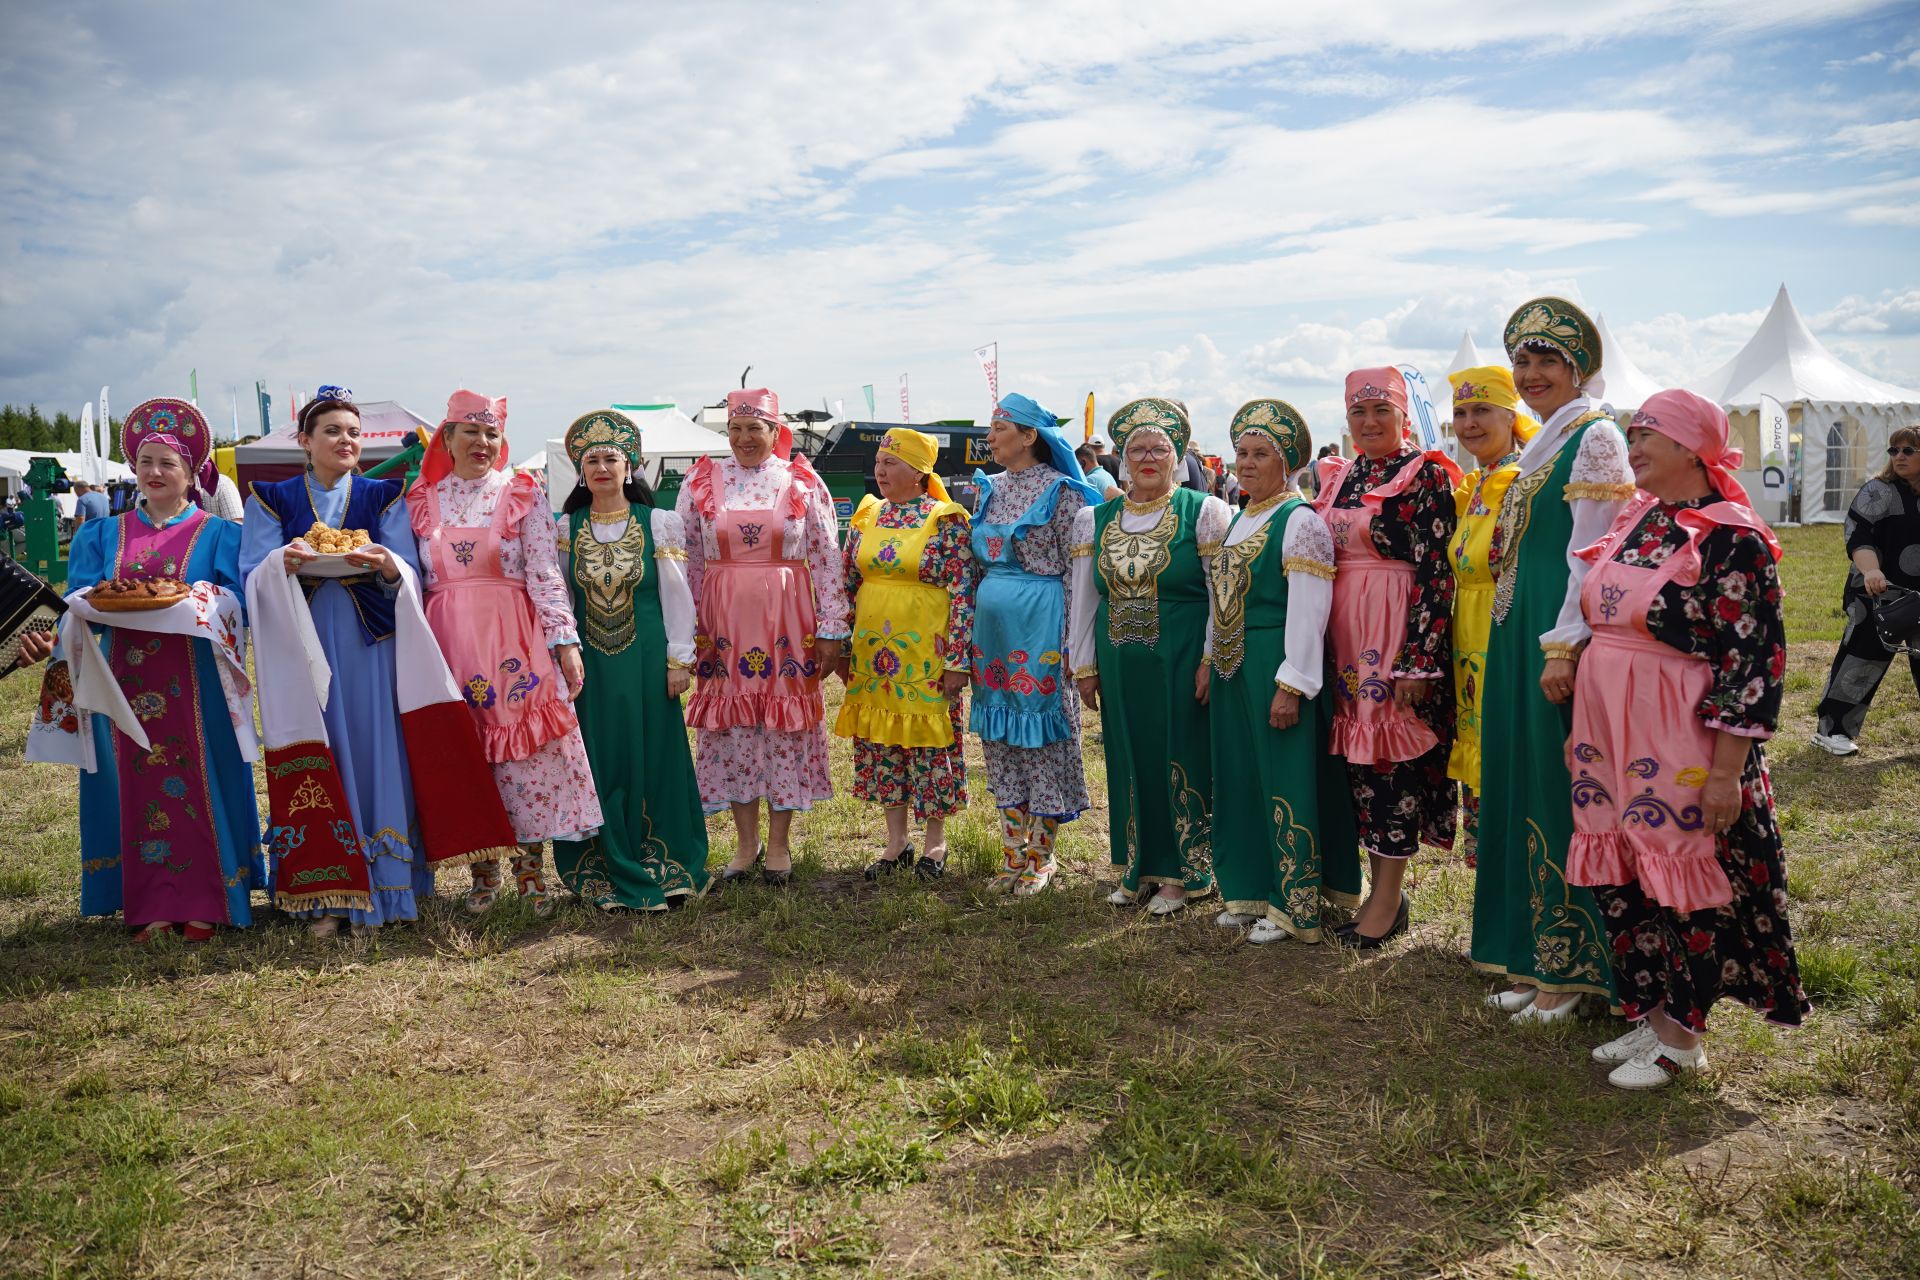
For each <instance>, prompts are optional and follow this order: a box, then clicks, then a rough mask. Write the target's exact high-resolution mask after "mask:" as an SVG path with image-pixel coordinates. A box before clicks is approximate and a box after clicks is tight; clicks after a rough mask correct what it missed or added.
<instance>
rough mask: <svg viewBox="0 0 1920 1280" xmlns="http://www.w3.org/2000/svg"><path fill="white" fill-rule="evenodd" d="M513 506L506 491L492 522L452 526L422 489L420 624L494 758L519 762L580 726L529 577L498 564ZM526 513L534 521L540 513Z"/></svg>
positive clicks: (433, 494)
mask: <svg viewBox="0 0 1920 1280" xmlns="http://www.w3.org/2000/svg"><path fill="white" fill-rule="evenodd" d="M513 508H514V503H513V501H512V495H511V494H506V493H503V494H501V495H500V500H499V502H498V503H497V504H495V506H494V509H493V520H492V522H491V523H489V524H486V525H482V526H478V527H475V528H465V529H449V528H445V527H444V526H443V525H442V524H441V521H440V495H439V494H438V492H436V490H435V489H433V488H431V487H430V488H428V489H427V519H428V521H429V528H430V529H431V532H430V533H429V535H428V548H429V554H430V555H431V556H432V563H433V572H434V576H435V581H434V583H433V588H432V590H430V591H428V593H427V600H426V615H427V625H429V626H430V627H432V628H433V634H434V637H435V639H437V640H439V642H440V651H441V652H442V653H443V654H445V655H446V659H447V666H448V667H450V668H451V669H452V671H453V678H454V680H455V681H456V682H457V683H458V684H459V685H460V692H461V693H462V694H463V695H464V696H465V698H466V701H467V709H468V710H469V711H471V712H472V713H473V716H474V719H475V720H476V721H477V722H478V724H479V726H480V741H481V744H482V745H483V746H484V747H485V748H486V753H487V760H488V762H489V763H492V764H499V763H501V762H503V761H507V760H525V759H527V758H529V757H531V756H532V755H533V754H534V752H536V751H538V750H539V749H540V748H541V747H542V746H544V745H546V744H547V743H549V742H551V741H553V740H554V739H555V738H559V737H563V736H565V735H566V734H568V733H570V732H572V731H573V729H574V728H575V726H576V724H577V723H578V722H577V721H576V719H575V717H574V714H573V704H572V703H571V702H569V701H568V699H567V692H566V689H567V686H566V681H565V679H564V678H563V677H562V676H561V675H560V673H559V671H558V670H556V669H555V667H554V663H553V655H552V654H550V653H548V652H547V643H546V637H545V635H544V633H543V632H542V631H541V630H540V619H539V618H538V616H536V615H535V613H534V611H533V601H532V600H530V599H528V598H527V584H526V581H525V580H524V579H522V578H514V577H509V576H507V574H506V573H505V571H503V570H502V569H501V567H500V564H501V561H500V543H501V540H502V538H503V536H504V531H505V529H506V527H507V524H508V521H509V519H510V518H511V516H512V513H513ZM530 518H532V519H535V520H536V521H537V520H538V515H537V514H536V515H535V516H534V517H530Z"/></svg>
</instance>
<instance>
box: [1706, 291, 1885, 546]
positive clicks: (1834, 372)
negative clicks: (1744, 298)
mask: <svg viewBox="0 0 1920 1280" xmlns="http://www.w3.org/2000/svg"><path fill="white" fill-rule="evenodd" d="M1692 389H1693V390H1694V391H1697V392H1699V393H1700V394H1701V395H1703V396H1706V397H1707V398H1708V399H1711V400H1714V401H1716V402H1718V403H1719V404H1720V405H1722V406H1724V407H1725V408H1726V410H1727V416H1728V418H1729V420H1730V421H1731V422H1732V425H1733V442H1734V444H1736V445H1738V446H1739V447H1740V448H1741V449H1743V450H1745V451H1746V455H1747V459H1748V461H1749V462H1757V460H1758V459H1759V456H1760V448H1759V445H1760V414H1759V402H1760V397H1761V396H1763V395H1765V396H1772V397H1773V398H1774V399H1775V400H1778V401H1779V402H1780V403H1781V404H1782V405H1783V406H1785V408H1786V410H1787V422H1788V429H1789V431H1790V432H1792V433H1794V434H1793V442H1794V443H1795V444H1796V445H1797V448H1798V454H1799V458H1798V465H1797V466H1796V467H1794V468H1792V469H1791V480H1790V483H1791V485H1792V488H1793V490H1794V492H1795V493H1796V494H1797V495H1798V498H1799V503H1798V518H1799V519H1800V520H1801V521H1803V522H1806V523H1813V522H1816V521H1818V522H1828V523H1831V522H1834V521H1838V520H1840V519H1842V518H1844V517H1845V515H1846V511H1847V507H1848V505H1849V504H1850V503H1851V502H1852V501H1853V495H1854V493H1855V491H1856V490H1858V489H1859V487H1860V485H1861V484H1862V483H1864V482H1865V480H1866V478H1867V476H1869V475H1870V474H1872V473H1873V471H1874V470H1875V469H1876V467H1877V464H1878V462H1879V460H1880V455H1881V451H1882V450H1884V449H1885V448H1886V443H1887V435H1888V433H1890V432H1891V431H1892V430H1893V429H1894V428H1895V427H1900V426H1906V425H1909V424H1914V423H1920V391H1915V390H1912V389H1910V388H1907V387H1898V386H1895V385H1893V384H1892V383H1890V382H1882V381H1880V380H1879V379H1878V378H1873V377H1869V376H1868V375H1866V374H1864V373H1861V372H1860V371H1859V370H1858V369H1855V368H1853V367H1852V366H1850V365H1848V364H1846V363H1844V362H1843V361H1841V359H1840V358H1839V357H1838V356H1836V355H1834V354H1833V352H1831V351H1829V350H1827V348H1826V346H1825V345H1824V344H1823V343H1821V341H1820V339H1818V338H1816V337H1814V336H1813V332H1812V330H1810V329H1808V328H1807V325H1806V321H1804V320H1802V319H1801V318H1800V313H1799V311H1798V310H1796V309H1795V308H1794V305H1793V300H1792V299H1791V298H1789V297H1788V296H1787V287H1786V286H1785V285H1784V284H1783V285H1781V286H1780V292H1779V293H1778V294H1777V295H1775V297H1774V300H1773V309H1772V310H1770V311H1768V312H1767V317H1766V319H1764V320H1762V321H1761V322H1760V328H1759V329H1758V330H1756V331H1755V332H1754V335H1753V337H1752V338H1750V339H1748V341H1747V345H1746V346H1744V347H1742V348H1741V349H1740V353H1739V354H1738V355H1736V356H1734V358H1733V359H1731V360H1729V361H1727V363H1725V364H1724V365H1721V366H1720V367H1719V368H1718V369H1716V370H1714V371H1713V372H1712V373H1710V374H1708V375H1707V376H1706V377H1704V378H1699V379H1697V380H1695V381H1694V383H1693V384H1692ZM1740 483H1741V484H1743V485H1745V486H1746V487H1747V491H1748V493H1749V494H1751V495H1752V496H1753V498H1754V501H1755V504H1756V506H1757V508H1758V510H1759V511H1760V514H1761V515H1763V516H1765V517H1767V518H1768V519H1769V520H1772V519H1775V518H1779V517H1783V516H1784V517H1792V516H1793V514H1794V507H1793V504H1792V501H1791V500H1789V502H1788V503H1786V504H1782V503H1779V502H1769V501H1767V500H1766V499H1764V498H1763V497H1761V484H1760V473H1759V471H1758V470H1753V471H1743V472H1741V473H1740ZM1783 506H1785V508H1786V509H1785V511H1782V510H1781V508H1782V507H1783Z"/></svg>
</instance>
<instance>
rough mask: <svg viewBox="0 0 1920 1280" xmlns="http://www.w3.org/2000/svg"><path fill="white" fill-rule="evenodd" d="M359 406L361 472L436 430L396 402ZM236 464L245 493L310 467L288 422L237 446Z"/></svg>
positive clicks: (241, 490)
mask: <svg viewBox="0 0 1920 1280" xmlns="http://www.w3.org/2000/svg"><path fill="white" fill-rule="evenodd" d="M357 403H358V404H359V406H360V467H361V469H362V470H365V469H367V468H369V467H372V466H373V465H375V464H376V463H380V462H385V461H386V460H387V459H388V458H391V457H393V456H394V455H395V454H396V453H399V452H400V451H401V450H402V449H404V448H406V447H407V445H408V443H409V442H411V441H412V440H413V439H414V437H415V433H416V432H419V431H422V430H427V431H431V430H432V429H433V424H432V423H431V422H428V421H427V420H426V419H425V418H423V417H421V416H420V415H419V414H417V413H415V412H414V411H413V410H411V409H409V408H407V407H406V406H405V405H403V404H401V403H400V402H399V401H397V400H362V401H359V402H357ZM233 462H234V470H235V471H236V472H237V473H238V474H237V475H235V476H234V482H235V483H236V484H238V485H239V486H240V492H241V493H242V494H245V493H246V492H247V486H248V485H251V484H264V483H268V482H270V481H274V480H285V479H286V478H287V477H289V476H295V475H298V474H300V471H301V469H302V468H304V467H305V466H306V465H307V455H306V453H305V451H304V450H302V449H301V448H300V440H299V437H298V436H297V435H296V434H295V433H294V430H293V423H291V422H288V423H285V424H283V425H282V426H280V427H277V428H275V430H274V432H273V434H272V435H270V436H263V437H262V438H260V439H258V440H255V441H254V442H253V443H252V444H243V445H238V446H236V447H235V449H234V451H233Z"/></svg>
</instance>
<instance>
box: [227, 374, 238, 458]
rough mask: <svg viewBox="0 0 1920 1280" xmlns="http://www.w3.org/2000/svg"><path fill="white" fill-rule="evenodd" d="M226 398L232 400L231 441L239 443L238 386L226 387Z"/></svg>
mask: <svg viewBox="0 0 1920 1280" xmlns="http://www.w3.org/2000/svg"><path fill="white" fill-rule="evenodd" d="M227 398H228V399H229V400H231V401H232V402H233V442H234V443H235V444H239V443H240V388H238V387H228V388H227Z"/></svg>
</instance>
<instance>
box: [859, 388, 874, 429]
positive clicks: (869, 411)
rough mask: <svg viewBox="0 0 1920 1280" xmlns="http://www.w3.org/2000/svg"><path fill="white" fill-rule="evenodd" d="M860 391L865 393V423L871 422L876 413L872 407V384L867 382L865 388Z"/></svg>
mask: <svg viewBox="0 0 1920 1280" xmlns="http://www.w3.org/2000/svg"><path fill="white" fill-rule="evenodd" d="M860 389H861V390H862V391H864V392H866V394H867V421H868V422H872V421H873V420H874V416H875V414H876V413H877V412H878V411H877V410H875V409H874V407H873V384H872V383H871V382H869V383H868V384H867V385H866V386H864V387H862V388H860Z"/></svg>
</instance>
